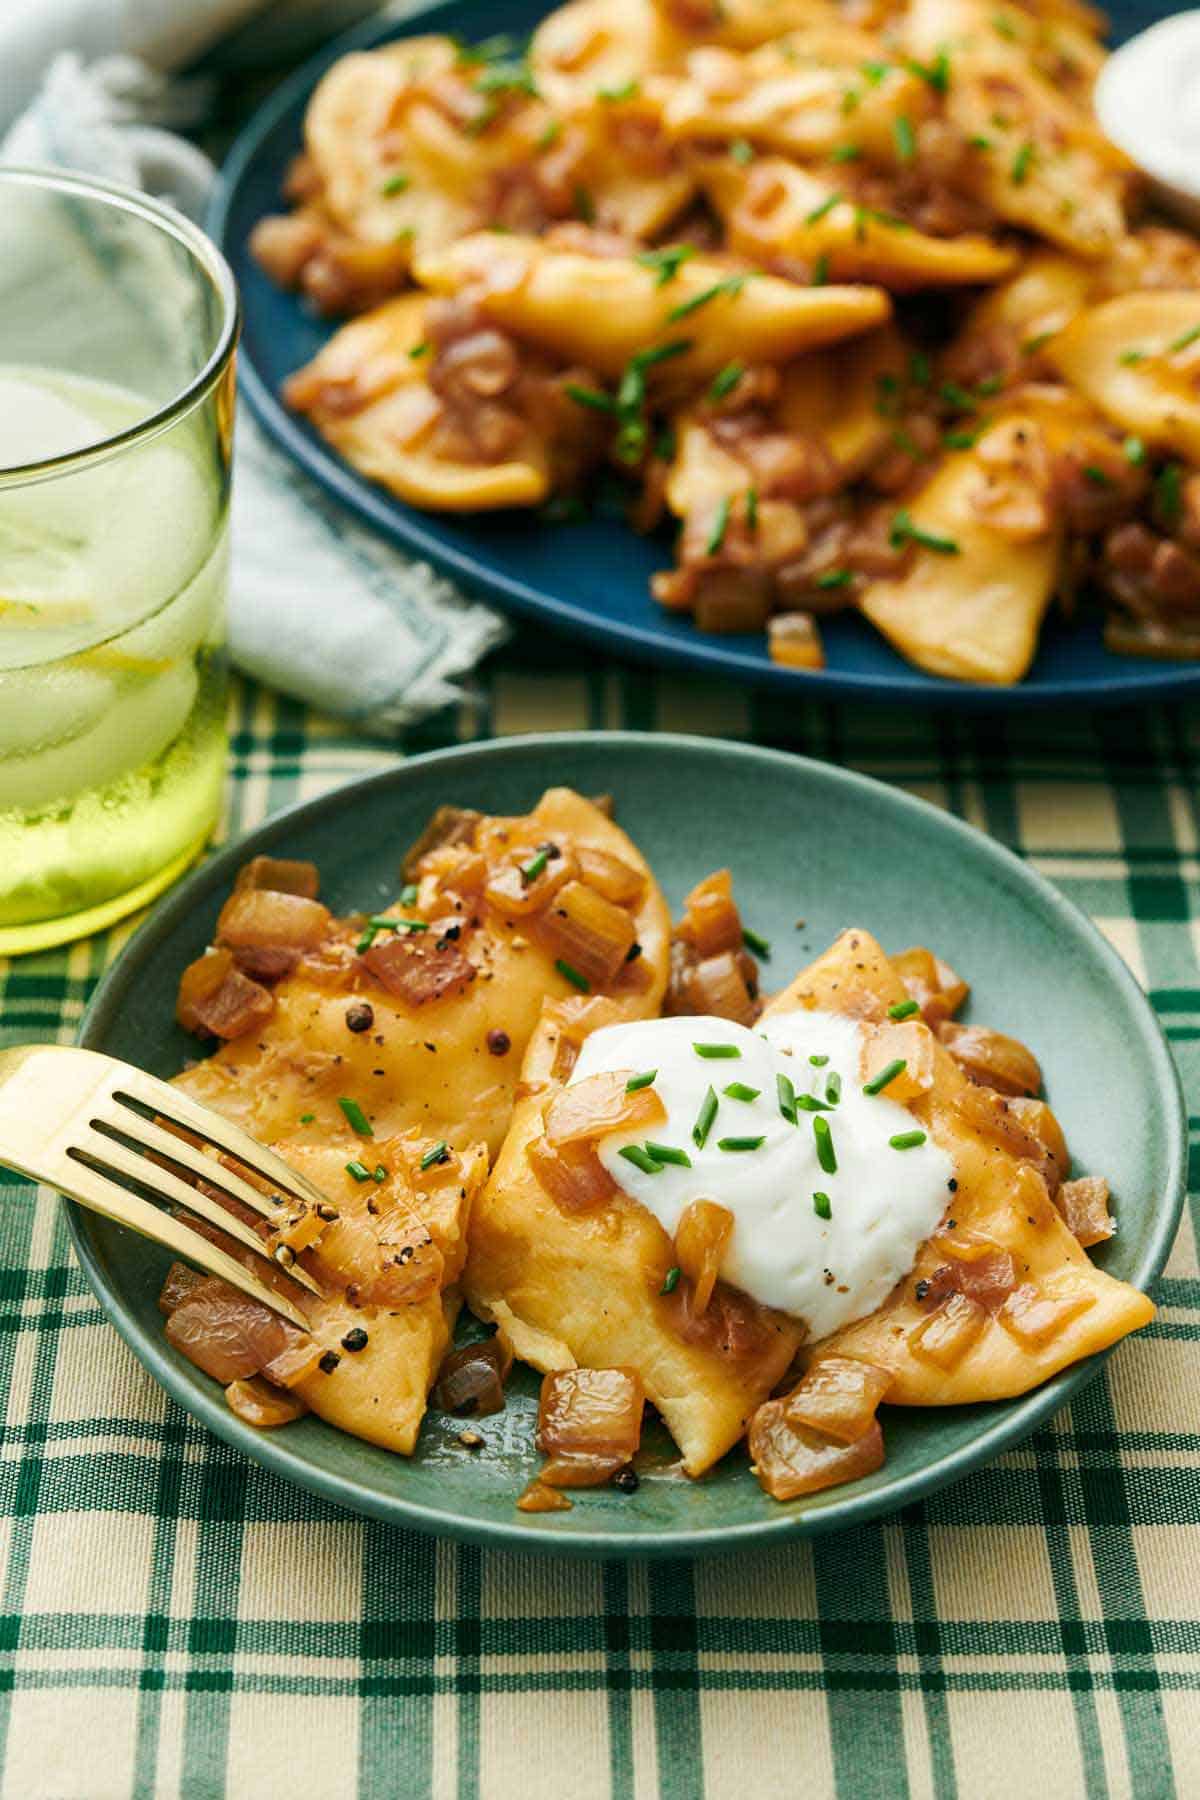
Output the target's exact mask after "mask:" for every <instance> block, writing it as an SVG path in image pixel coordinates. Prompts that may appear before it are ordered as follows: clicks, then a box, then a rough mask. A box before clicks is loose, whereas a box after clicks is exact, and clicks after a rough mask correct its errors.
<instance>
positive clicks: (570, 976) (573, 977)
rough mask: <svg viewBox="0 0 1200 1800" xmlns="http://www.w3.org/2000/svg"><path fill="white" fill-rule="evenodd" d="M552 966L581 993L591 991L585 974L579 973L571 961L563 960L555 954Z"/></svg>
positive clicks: (590, 985)
mask: <svg viewBox="0 0 1200 1800" xmlns="http://www.w3.org/2000/svg"><path fill="white" fill-rule="evenodd" d="M554 966H555V968H556V969H557V970H558V972H559V974H560V975H561V976H562V977H563V978H564V980H566V981H569V982H570V983H571V986H572V987H577V988H578V989H579V991H580V993H581V994H590V993H591V991H592V984H591V982H590V981H589V980H588V978H587V976H586V975H581V974H580V973H579V970H578V969H577V968H575V967H574V965H573V964H572V963H569V962H566V961H564V959H563V958H562V957H561V956H557V957H555V959H554Z"/></svg>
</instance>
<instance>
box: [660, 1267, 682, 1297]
mask: <svg viewBox="0 0 1200 1800" xmlns="http://www.w3.org/2000/svg"><path fill="white" fill-rule="evenodd" d="M678 1286H679V1270H678V1269H668V1270H667V1272H666V1274H665V1275H664V1276H663V1284H662V1286H661V1287H660V1288H659V1290H658V1291H659V1293H660V1294H673V1293H674V1292H675V1289H676V1288H677V1287H678Z"/></svg>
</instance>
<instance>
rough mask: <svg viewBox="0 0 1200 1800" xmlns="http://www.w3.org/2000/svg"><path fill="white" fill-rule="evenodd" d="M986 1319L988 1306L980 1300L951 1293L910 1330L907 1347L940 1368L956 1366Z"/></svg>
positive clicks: (921, 1358)
mask: <svg viewBox="0 0 1200 1800" xmlns="http://www.w3.org/2000/svg"><path fill="white" fill-rule="evenodd" d="M987 1322H988V1314H987V1309H986V1307H983V1306H980V1304H979V1302H978V1300H972V1299H971V1298H970V1297H969V1296H968V1295H966V1294H960V1293H957V1292H954V1293H949V1294H947V1295H946V1297H945V1299H944V1300H942V1301H940V1302H939V1304H938V1305H937V1306H936V1307H935V1308H934V1310H933V1311H932V1312H931V1313H930V1315H929V1317H928V1318H927V1319H922V1321H921V1323H920V1324H919V1325H914V1327H913V1328H912V1330H911V1331H910V1332H909V1334H908V1347H909V1349H910V1350H911V1352H912V1354H913V1355H914V1356H915V1357H918V1358H919V1359H920V1360H921V1361H922V1362H931V1363H933V1364H934V1365H935V1366H936V1367H937V1368H939V1369H954V1368H957V1366H958V1364H959V1363H960V1362H961V1361H962V1359H963V1357H964V1356H965V1355H966V1353H967V1351H968V1350H969V1349H970V1348H971V1345H972V1344H973V1343H974V1342H975V1339H976V1338H977V1337H978V1336H979V1334H980V1332H981V1331H982V1330H983V1328H984V1326H985V1325H986V1324H987Z"/></svg>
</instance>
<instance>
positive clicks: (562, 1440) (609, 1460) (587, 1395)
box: [537, 1369, 646, 1487]
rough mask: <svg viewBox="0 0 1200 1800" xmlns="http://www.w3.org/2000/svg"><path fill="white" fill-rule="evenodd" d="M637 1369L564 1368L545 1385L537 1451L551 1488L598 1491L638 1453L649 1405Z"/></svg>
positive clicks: (539, 1410) (547, 1379)
mask: <svg viewBox="0 0 1200 1800" xmlns="http://www.w3.org/2000/svg"><path fill="white" fill-rule="evenodd" d="M645 1400H646V1396H645V1392H644V1390H643V1387H642V1378H641V1376H640V1375H639V1374H638V1372H637V1370H636V1369H561V1370H556V1371H554V1372H553V1373H551V1374H549V1375H547V1376H546V1377H545V1378H544V1380H543V1381H542V1393H541V1400H540V1402H539V1405H538V1439H537V1441H538V1448H539V1450H541V1452H542V1453H543V1455H544V1456H547V1457H548V1458H549V1461H548V1462H547V1464H546V1466H545V1468H544V1469H543V1470H542V1471H541V1475H540V1477H539V1479H540V1480H541V1481H543V1482H545V1483H546V1485H547V1486H548V1487H597V1486H599V1484H600V1483H601V1482H602V1481H607V1480H608V1479H609V1478H610V1477H611V1476H613V1475H615V1474H616V1472H617V1470H618V1469H621V1468H624V1466H625V1464H626V1463H628V1462H631V1461H632V1460H633V1458H634V1456H635V1455H636V1454H637V1448H638V1445H639V1443H640V1442H641V1437H642V1411H643V1408H644V1406H645Z"/></svg>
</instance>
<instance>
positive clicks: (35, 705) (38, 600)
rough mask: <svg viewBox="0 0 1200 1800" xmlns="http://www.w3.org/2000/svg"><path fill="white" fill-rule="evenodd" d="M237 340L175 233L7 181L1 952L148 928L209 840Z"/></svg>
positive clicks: (1, 236)
mask: <svg viewBox="0 0 1200 1800" xmlns="http://www.w3.org/2000/svg"><path fill="white" fill-rule="evenodd" d="M237 333H238V307H237V296H236V290H235V288H234V283H233V277H232V275H231V274H230V271H229V269H228V267H227V265H226V264H225V262H224V260H223V259H222V257H221V256H220V254H219V253H218V252H217V250H216V249H215V248H214V246H213V245H212V244H211V243H210V242H209V240H208V239H207V238H206V237H205V236H204V234H203V233H202V232H201V231H200V230H198V229H197V228H196V227H195V226H194V225H192V224H190V223H189V222H188V221H187V220H186V219H184V218H183V217H182V216H181V215H180V214H178V213H175V212H174V211H172V210H170V209H169V208H167V207H164V206H159V205H157V204H155V203H154V202H152V201H150V200H147V199H145V198H144V197H143V196H142V195H140V194H136V193H133V192H131V191H128V190H126V189H124V188H120V187H116V186H112V185H109V184H107V183H104V182H100V181H93V180H92V179H91V178H90V177H84V176H79V175H74V174H64V173H60V172H58V171H48V170H36V169H7V168H5V169H0V954H10V955H11V954H14V953H16V952H20V951H28V950H36V949H45V948H47V947H48V946H50V945H53V944H59V943H65V942H67V941H69V940H71V939H73V938H77V937H82V936H85V935H87V934H88V933H90V932H93V931H97V930H99V929H100V928H101V927H103V926H106V925H110V924H112V923H113V921H114V920H116V919H119V918H121V917H122V916H124V915H125V914H127V913H129V912H132V911H133V910H134V909H135V908H137V907H140V906H143V905H144V904H145V903H146V902H147V901H148V900H150V899H151V898H153V896H154V895H155V894H157V893H159V892H160V891H161V890H162V889H163V888H165V887H166V886H167V885H168V883H169V882H171V881H172V880H173V879H174V878H175V877H176V876H177V875H178V874H180V873H181V872H182V870H183V869H184V868H186V867H187V865H188V863H189V862H190V861H191V860H192V858H193V857H195V856H196V855H197V853H198V852H199V850H200V849H201V848H202V847H203V845H204V843H205V842H206V840H207V838H208V835H209V833H210V831H211V829H212V826H213V824H214V822H215V820H216V817H217V812H218V807H219V804H220V795H221V780H222V774H223V770H224V763H225V748H226V746H225V697H226V662H225V598H226V586H227V570H228V518H229V475H230V454H231V448H232V433H233V410H234V350H235V346H236V342H237Z"/></svg>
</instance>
